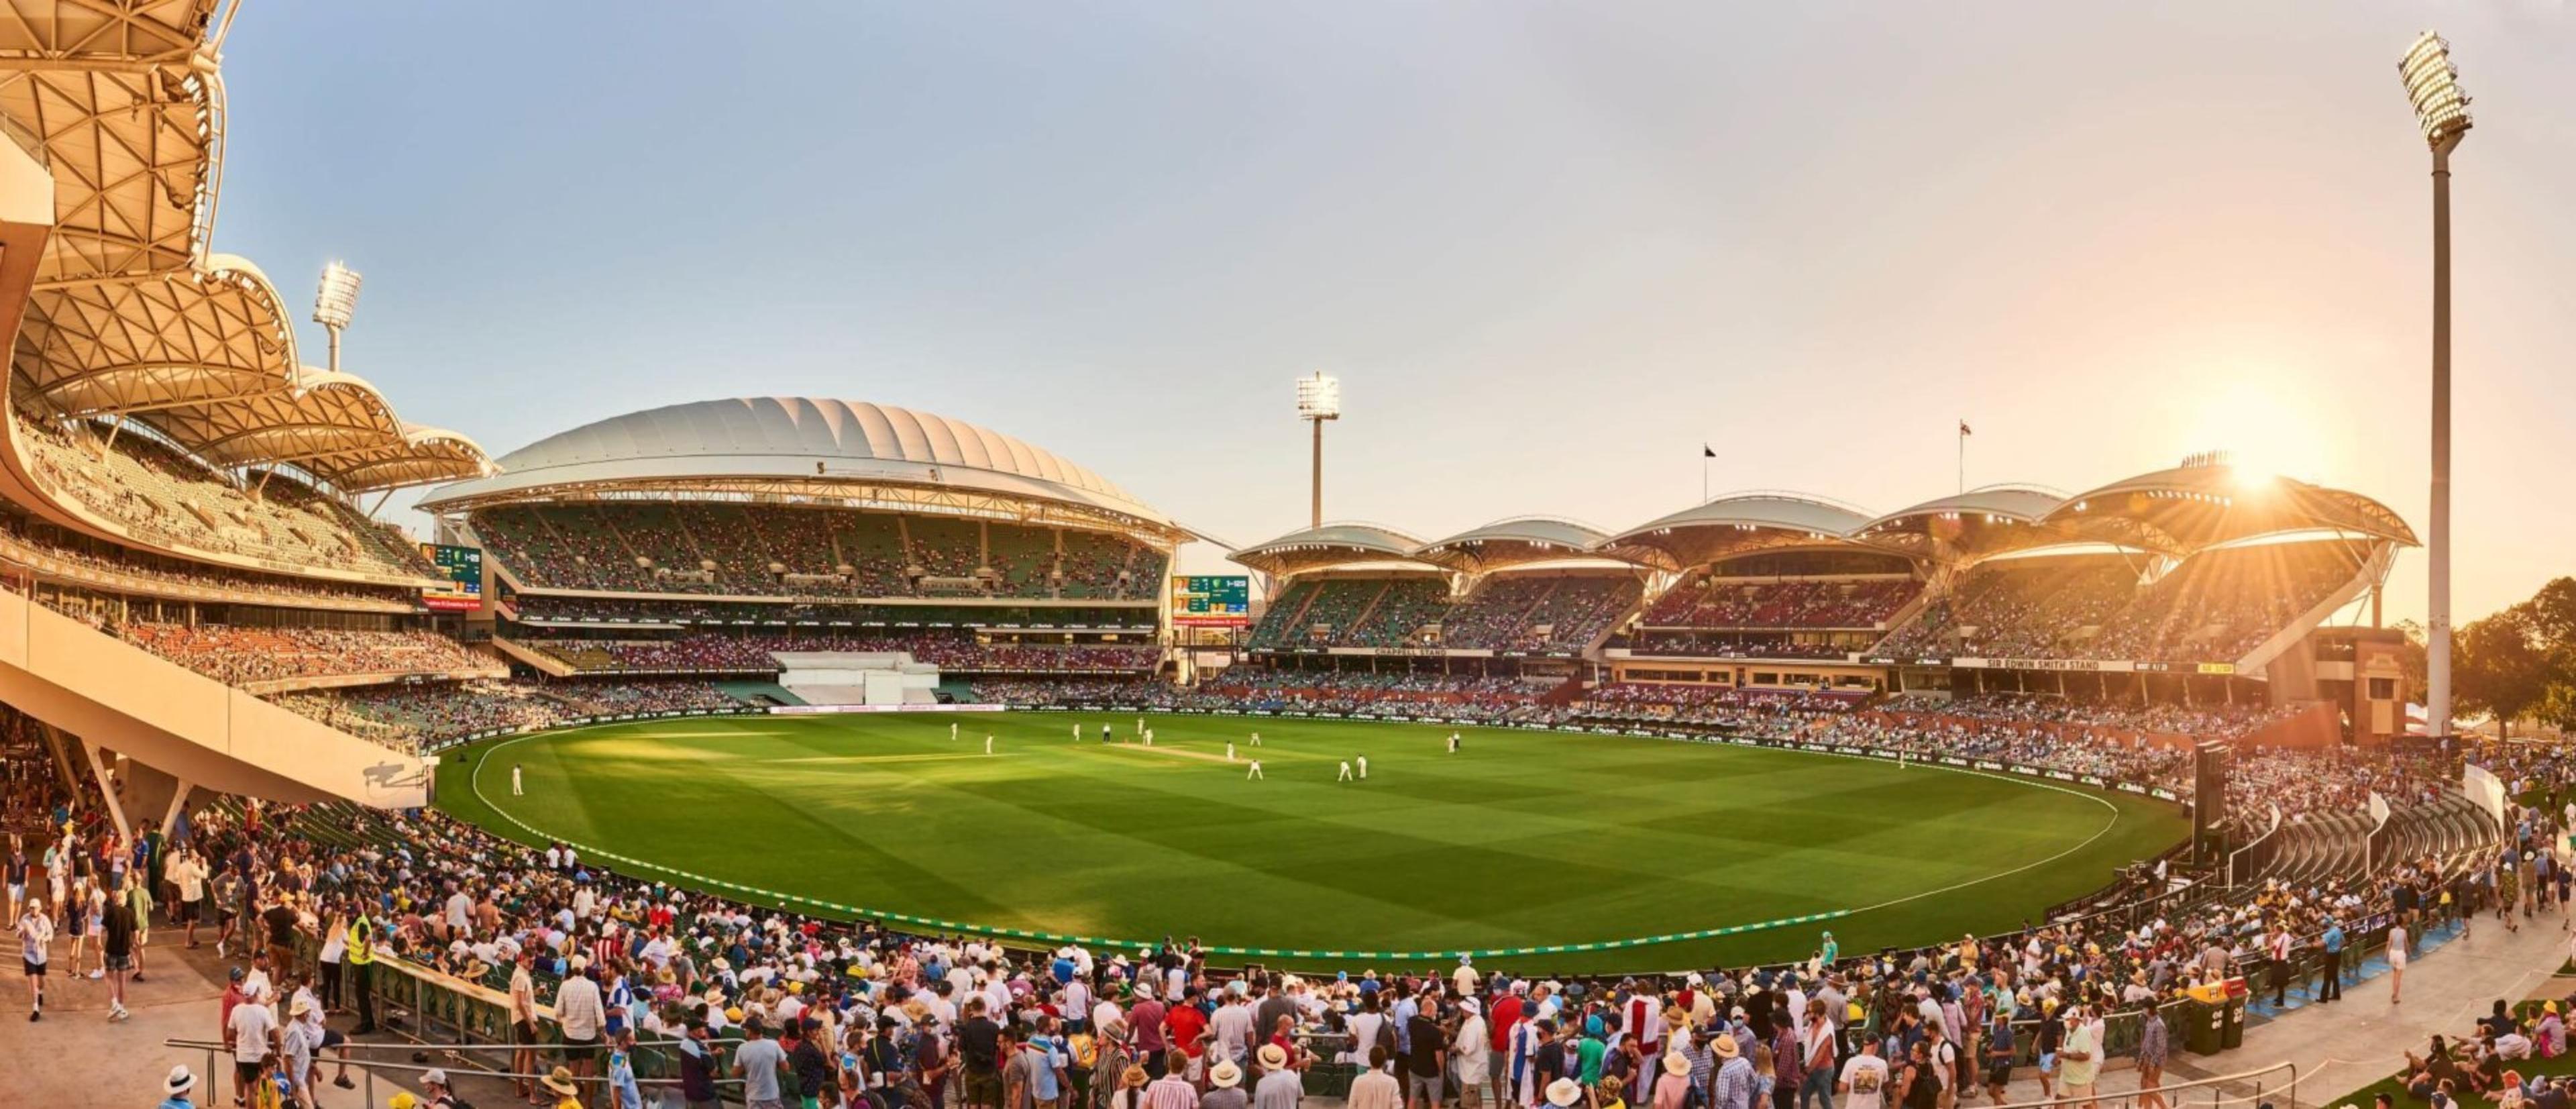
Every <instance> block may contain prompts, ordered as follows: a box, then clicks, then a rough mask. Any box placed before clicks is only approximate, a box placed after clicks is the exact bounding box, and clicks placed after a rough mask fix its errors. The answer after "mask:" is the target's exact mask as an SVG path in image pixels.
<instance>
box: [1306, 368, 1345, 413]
mask: <svg viewBox="0 0 2576 1109" xmlns="http://www.w3.org/2000/svg"><path fill="white" fill-rule="evenodd" d="M1297 418H1298V419H1301V420H1338V419H1341V418H1342V379H1340V378H1338V377H1327V376H1325V375H1324V374H1322V373H1320V372H1318V373H1315V374H1311V375H1309V376H1306V377H1301V378H1298V379H1297Z"/></svg>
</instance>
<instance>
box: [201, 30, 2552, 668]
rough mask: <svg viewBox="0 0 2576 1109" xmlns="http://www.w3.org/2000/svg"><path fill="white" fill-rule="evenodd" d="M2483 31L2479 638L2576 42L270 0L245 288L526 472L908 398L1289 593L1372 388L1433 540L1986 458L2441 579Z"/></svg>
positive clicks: (2534, 465) (2539, 510) (254, 37)
mask: <svg viewBox="0 0 2576 1109" xmlns="http://www.w3.org/2000/svg"><path fill="white" fill-rule="evenodd" d="M2428 26H2438V27H2439V28H2441V30H2442V31H2443V32H2444V33H2445V34H2447V35H2448V36H2449V37H2450V39H2451V41H2452V43H2453V49H2454V54H2455V56H2456V58H2457V59H2458V61H2459V64H2460V66H2461V69H2462V73H2463V83H2464V84H2465V85H2466V86H2467V88H2468V90H2469V91H2470V93H2471V94H2472V95H2473V96H2474V97H2475V98H2476V99H2475V103H2474V106H2473V109H2474V111H2475V112H2476V116H2477V122H2478V126H2477V130H2476V131H2475V132H2473V133H2472V134H2471V135H2470V136H2469V137H2468V140H2467V142H2466V144H2465V145H2464V146H2463V147H2462V149H2461V151H2460V153H2459V154H2458V155H2457V156H2456V157H2455V159H2454V170H2455V177H2454V198H2455V200H2454V203H2455V207H2456V215H2455V219H2456V224H2455V227H2456V231H2455V242H2456V248H2455V249H2456V255H2455V258H2456V260H2455V266H2456V270H2455V272H2456V290H2457V294H2456V295H2457V297H2458V301H2457V308H2456V316H2455V321H2456V322H2455V328H2456V336H2457V339H2456V373H2457V385H2456V389H2457V392H2456V398H2457V399H2456V427H2457V429H2458V433H2457V439H2458V443H2457V455H2456V461H2455V477H2454V483H2455V486H2454V487H2455V490H2456V507H2455V521H2456V522H2455V527H2456V534H2457V544H2458V547H2457V552H2458V553H2457V555H2456V569H2455V586H2454V590H2455V598H2456V600H2455V605H2456V611H2457V612H2458V613H2459V614H2460V619H2461V620H2462V621H2463V622H2465V620H2466V619H2468V618H2470V617H2473V616H2475V615H2478V614H2481V613H2484V612H2487V611H2490V610H2492V609H2494V608H2497V607H2500V606H2502V605H2505V604H2509V603H2511V602H2513V601H2516V600H2519V599H2521V598H2523V597H2525V596H2527V595H2529V594H2530V593H2531V592H2532V591H2533V590H2534V589H2535V588H2536V587H2538V586H2539V585H2540V584H2541V583H2542V582H2543V581H2544V580H2546V579H2547V578H2549V577H2551V576H2553V575H2558V574H2564V573H2566V572H2568V571H2569V569H2570V568H2571V562H2576V560H2571V559H2570V558H2569V557H2568V555H2567V552H2569V551H2571V550H2576V511H2570V510H2569V509H2567V508H2566V507H2565V496H2564V491H2563V488H2562V486H2563V485H2564V478H2565V477H2566V476H2567V475H2568V474H2569V473H2570V471H2571V466H2570V465H2569V463H2568V461H2567V460H2568V457H2569V456H2568V449H2567V448H2568V443H2569V440H2570V438H2571V433H2576V388H2571V387H2570V386H2569V377H2570V369H2571V365H2570V356H2569V353H2568V352H2570V351H2576V282H2571V280H2570V277H2571V275H2576V206H2570V205H2569V204H2568V203H2567V197H2568V196H2569V195H2570V186H2571V184H2576V66H2570V65H2568V64H2566V59H2567V58H2570V57H2576V11H2571V10H2570V6H2569V5H2567V4H2564V3H2545V2H2538V0H2505V2H2501V3H2493V4H2475V5H2471V4H2411V5H2410V4H2388V3H2370V2H2300V3H2266V4H2260V5H2247V4H2232V3H2230V4H2220V3H2179V4H2153V5H2111V4H2081V5H2075V4H2064V3H2049V2H2011V3H2004V2H1980V3H1970V4H1941V5H1926V4H1845V3H1830V2H1827V3H1802V4H1795V5H1779V4H1774V5H1760V6H1743V5H1718V4H1710V3H1705V2H1700V3H1659V2H1642V0H1641V2H1629V3H1621V4H1615V5H1594V4H1583V5H1569V4H1527V3H1507V2H1506V3H1473V4H1470V3H1408V4H1384V3H1314V4H1297V5H1249V4H1242V5H1197V4H1171V3H1116V2H1094V3H1071V4H1055V3H1048V4H1039V3H1022V4H989V3H976V2H943V3H939V4H883V3H829V4H812V5H791V4H785V3H755V4H744V5H678V4H668V5H661V4H656V5H642V6H615V7H612V6H608V5H599V4H572V3H558V4H527V3H488V2H487V3H475V2H465V0H451V2H447V3H440V4H430V5H417V4H415V5H388V4H346V3H323V2H320V0H248V2H247V3H246V4H245V6H244V9H243V12H242V14H241V16H240V17H239V19H238V21H237V22H236V24H235V26H234V28H233V30H232V33H231V36H230V38H229V39H228V41H227V42H226V44H225V47H224V67H223V72H224V75H225V82H226V89H227V93H228V98H229V106H230V115H229V131H228V140H227V141H228V148H227V160H226V171H225V176H224V191H223V195H222V201H221V209H220V215H219V218H218V222H217V224H216V226H215V232H214V245H215V247H216V249H219V250H225V251H230V252H233V253H239V254H244V255H247V256H248V257H250V258H251V259H252V260H254V261H256V262H258V263H260V264H261V265H262V266H263V267H265V268H266V269H267V270H268V272H269V273H271V274H272V275H274V276H276V277H277V279H278V280H279V282H280V284H281V285H283V286H288V290H287V291H288V293H289V298H290V300H294V301H297V302H299V303H300V300H301V298H302V297H303V296H304V295H305V294H304V293H303V292H302V291H301V290H300V289H297V288H295V286H297V285H299V284H301V283H303V281H304V280H305V279H302V278H300V277H299V276H298V275H300V274H310V273H318V272H319V270H320V268H321V266H322V264H323V263H324V262H325V261H328V260H330V259H333V258H344V259H346V260H348V262H349V263H350V264H351V265H353V266H354V267H356V268H358V269H359V270H361V271H363V272H364V273H365V275H366V289H365V294H364V299H363V300H362V302H361V304H360V306H359V310H358V318H357V322H356V324H355V325H354V326H353V327H352V328H351V329H350V332H349V336H348V339H347V353H346V359H347V361H346V368H347V369H349V370H351V371H353V372H356V373H359V374H361V375H363V376H366V377H368V378H370V379H371V380H373V381H375V382H376V383H377V384H378V385H380V386H382V387H383V388H384V389H385V391H386V392H387V393H388V394H389V395H390V396H391V397H392V398H393V400H394V403H395V405H396V407H397V409H398V410H399V411H400V412H401V414H402V415H403V416H404V418H406V419H408V420H411V421H413V422H418V423H427V424H433V425H438V426H444V427H450V428H454V429H457V430H461V431H464V432H466V433H467V434H469V435H471V436H473V437H475V438H476V439H478V440H479V441H480V442H482V443H483V444H484V445H485V446H486V447H487V448H489V449H490V450H491V451H492V452H493V453H494V454H495V455H499V454H503V453H505V452H507V451H509V450H512V449H514V448H517V447H520V446H523V445H525V444H527V443H529V442H532V441H534V440H536V439H539V438H542V437H544V436H546V435H548V434H551V433H554V432H557V431H561V430H565V429H568V428H571V427H575V426H578V425H580V424H583V423H587V422H589V421H592V420H595V419H600V418H604V417H608V416H612V415H616V414H619V413H622V412H628V411H633V410H636V409H640V408H647V407H653V406H658V405H663V404H672V403H680V402H685V401H691V400H703V399H710V398H717V397H727V396H743V395H811V396H830V397H841V398H846V399H851V400H864V401H877V402H882V403H889V404H897V405H904V406H908V407H914V408H919V409H924V410H928V411H933V412H938V413H941V414H944V415H948V416H952V417H955V418H959V419H963V420H967V421H970V422H974V423H979V424H983V425H985V426H988V427H991V428H993V429H995V430H998V431H1001V432H1004V433H1008V434H1012V435H1016V436H1018V437H1020V438H1023V439H1026V440H1028V441H1030V442H1032V443H1035V444H1037V445H1040V446H1042V447H1045V448H1048V449H1050V450H1052V451H1054V452H1056V453H1058V454H1060V455H1063V456H1065V457H1067V458H1070V459H1072V460H1075V461H1077V462H1080V463H1083V464H1084V465H1087V466H1089V467H1091V468H1092V469H1094V470H1096V471H1098V472H1099V473H1101V474H1102V475H1104V476H1106V477H1107V478H1109V479H1110V480H1111V481H1114V482H1117V483H1119V484H1121V485H1123V486H1125V487H1126V488H1127V489H1128V490H1130V491H1131V492H1132V493H1134V494H1135V495H1136V496H1137V497H1138V498H1140V499H1142V500H1143V501H1145V502H1146V503H1149V504H1152V505H1154V506H1156V507H1158V508H1160V509H1162V510H1163V511H1165V512H1167V513H1169V514H1170V515H1172V516H1173V517H1175V518H1177V519H1179V520H1181V521H1182V522H1184V523H1185V524H1188V525H1189V526H1191V527H1194V528H1196V529H1198V530H1200V531H1201V532H1203V533H1205V534H1208V535H1211V536H1214V537H1217V538H1218V539H1221V540H1223V541H1225V542H1227V543H1231V544H1234V545H1244V544H1249V543H1253V542H1257V541H1260V540H1264V539H1268V538H1271V537H1273V536H1276V535H1278V534H1281V533H1284V532H1287V531H1290V530H1292V529H1294V528H1297V527H1301V526H1303V525H1304V523H1305V521H1306V496H1307V489H1306V482H1307V469H1306V467H1307V444H1306V428H1305V426H1304V425H1303V424H1301V423H1299V422H1298V421H1297V420H1296V418H1295V414H1294V407H1293V391H1292V390H1293V385H1292V382H1293V379H1295V378H1296V377H1298V376H1300V375H1303V374H1306V373H1309V372H1314V371H1318V370H1320V371H1323V372H1326V373H1330V374H1334V375H1337V376H1339V377H1340V378H1341V379H1342V382H1343V391H1344V396H1345V405H1346V408H1347V410H1348V414H1347V415H1346V416H1345V417H1344V418H1343V419H1342V420H1341V421H1339V422H1338V423H1336V424H1334V425H1332V426H1330V427H1329V428H1328V430H1327V433H1326V435H1327V440H1328V443H1327V451H1328V458H1327V462H1326V491H1325V514H1326V516H1327V517H1328V518H1335V519H1364V520H1372V521H1376V522H1380V523H1383V524H1387V525H1391V526H1394V527H1396V528H1398V529H1399V530H1402V531H1406V532H1409V533H1411V534H1414V535H1418V536H1421V537H1424V538H1426V539H1427V538H1436V537H1438V536H1441V535H1446V534H1451V533H1454V532H1457V531H1461V530H1464V529H1466V528H1469V527H1473V526H1475V525H1477V524H1481V523H1484V522H1487V521H1490V520H1494V519H1497V518H1501V517H1506V516H1513V515H1521V514H1544V515H1555V516H1564V517H1571V518H1574V519H1577V520H1582V521H1587V522H1590V523H1592V524H1595V525H1597V526H1600V527H1602V528H1605V529H1608V530H1612V531H1616V530H1620V529H1624V528H1627V527H1630V526H1633V525H1636V524H1639V523H1642V522H1644V521H1646V520H1649V519H1652V518H1654V517H1657V516H1660V515H1663V514H1665V513H1668V512H1672V511H1675V510H1678V509H1681V508H1683V507H1686V506H1688V505H1690V504H1692V503H1695V502H1696V501H1697V500H1698V499H1699V496H1700V491H1701V483H1702V479H1703V466H1702V458H1701V446H1702V444H1703V443H1705V444H1707V445H1709V446H1710V447H1712V448H1714V449H1715V450H1716V451H1717V454H1718V458H1717V459H1716V460H1715V461H1714V462H1713V463H1710V464H1709V465H1708V467H1707V473H1706V479H1707V481H1708V483H1709V488H1710V489H1711V490H1712V491H1715V492H1724V491H1728V490H1736V489H1751V488H1766V489H1792V490H1801V491H1806V492H1810V493H1816V494H1823V495H1826V496H1829V497H1832V498H1835V499H1839V500H1843V501H1847V502H1852V503H1855V504H1857V505H1858V506H1860V507H1862V508H1864V509H1866V510H1869V511H1873V512H1883V511H1889V510H1893V509H1896V508H1900V507H1903V506H1906V505H1910V504H1914V503H1918V502H1920V501H1923V500H1927V499H1930V498H1932V497H1936V496H1940V495H1943V494H1947V493H1950V492H1952V491H1954V489H1955V487H1956V485H1957V483H1958V481H1959V480H1960V477H1959V473H1958V469H1957V467H1958V458H1957V455H1956V453H1955V452H1956V449H1957V446H1958V439H1957V436H1956V428H1957V425H1958V423H1959V422H1960V421H1962V420H1964V421H1966V422H1967V423H1968V424H1969V425H1971V426H1972V427H1973V428H1974V430H1975V434H1974V435H1973V436H1972V437H1971V438H1969V440H1968V442H1967V460H1966V475H1965V476H1966V481H1967V484H1969V485H1971V486H1975V485H1982V484H1988V483H1995V482H2027V483H2037V484H2042V485H2047V486H2051V487H2055V488H2058V489H2062V490H2065V491H2069V492H2076V491H2081V490H2083V489H2086V488H2090V487H2093V486H2097V485H2101V484H2105V483H2108V482H2111V481H2114V480H2117V479H2119V478H2122V477H2126V476H2130V475H2133V474H2137V473H2141V472H2145V471H2148V470H2153V469H2159V468H2162V467H2165V466H2169V465H2172V464H2173V463H2175V462H2176V461H2177V460H2179V459H2180V458H2181V457H2182V456H2183V455H2184V454H2187V453H2191V452H2195V451H2202V450H2210V449H2229V450H2234V451H2236V452H2238V454H2239V456H2240V457H2242V458H2245V459H2248V460H2250V461H2252V462H2255V463H2258V464H2261V465H2265V466H2268V467H2270V468H2273V469H2277V470H2279V471H2280V472H2283V473H2287V474H2291V475H2294V476H2298V477H2302V478H2306V479H2309V480H2314V481H2319V482H2323V483H2325V484H2329V485H2334V486H2338V487H2343V488H2349V489H2354V490H2358V491H2360V492H2363V493H2365V494H2368V495H2370V496H2373V497H2376V498H2379V499H2380V500H2383V501H2385V502H2386V503H2388V504H2389V505H2390V506H2392V507H2394V508H2395V509H2397V510H2398V511H2399V512H2400V513H2401V514H2403V515H2404V516H2405V517H2406V518H2407V519H2408V520H2410V521H2412V522H2413V523H2414V524H2415V525H2416V526H2417V528H2418V529H2419V530H2420V529H2421V528H2422V527H2423V526H2424V522H2425V512H2426V508H2425V506H2426V503H2427V494H2426V484H2427V481H2426V479H2427V473H2428V466H2427V461H2426V459H2427V453H2428V451H2427V443H2428V438H2427V436H2428V432H2427V422H2428V421H2427V415H2426V405H2427V393H2428V381H2429V374H2428V366H2429V341H2430V340H2429V335H2430V328H2429V296H2430V292H2429V289H2430V279H2429V264H2430V255H2431V250H2430V231H2429V212H2430V204H2429V196H2430V193H2429V179H2428V178H2427V176H2426V171H2427V169H2428V168H2429V157H2428V155H2427V153H2426V151H2425V148H2424V144H2423V140H2422V138H2421V136H2420V134H2419V133H2418V132H2417V131H2416V129H2415V126H2414V122H2413V119H2412V117H2411V115H2410V113H2409V111H2408V108H2407V105H2406V101H2405V97H2404V94H2403V90H2402V88H2401V86H2400V85H2399V82H2398V78H2397V72H2396V60H2397V58H2398V56H2399V55H2400V54H2401V53H2402V52H2403V51H2404V49H2405V48H2406V46H2407V45H2408V44H2409V43H2410V42H2411V41H2412V39H2413V37H2414V35H2415V34H2416V33H2417V32H2418V31H2420V30H2422V29H2424V28H2426V27H2428ZM303 328H304V332H305V333H304V334H302V335H301V336H300V342H301V343H302V344H303V345H304V346H305V348H306V349H307V350H308V351H309V352H312V354H311V356H310V358H309V359H308V360H315V361H318V360H319V352H320V351H321V349H322V338H323V337H322V335H321V333H320V329H319V328H318V327H315V326H313V325H311V324H309V323H308V324H305V325H303ZM409 500H410V497H408V496H406V497H403V498H399V499H398V500H397V501H396V506H395V511H396V512H398V513H401V517H402V518H407V519H409V520H410V521H411V522H413V523H414V524H415V525H416V524H417V523H418V522H419V519H420V518H419V517H418V515H417V514H416V513H402V512H401V507H400V506H402V505H404V504H407V503H408V501H409ZM1222 556H1223V550H1222V548H1219V547H1216V546H1212V545H1208V544H1198V545H1194V546H1193V547H1192V548H1190V549H1189V550H1188V551H1186V552H1185V554H1184V557H1183V560H1182V565H1183V567H1184V568H1185V569H1191V570H1197V571H1200V572H1223V571H1225V570H1229V569H1233V567H1231V565H1230V564H1228V563H1226V562H1224V561H1223V557H1222ZM2423 596H2424V582H2423V562H2422V559H2421V558H2420V557H2415V556H2410V557H2408V558H2407V559H2405V560H2403V561H2401V563H2400V564H2399V567H2398V570H2397V573H2396V576H2395V578H2394V579H2393V580H2392V583H2391V587H2390V590H2389V594H2388V616H2389V618H2390V619H2392V620H2393V619H2397V618H2401V617H2407V616H2419V615H2420V614H2421V613H2422V609H2423Z"/></svg>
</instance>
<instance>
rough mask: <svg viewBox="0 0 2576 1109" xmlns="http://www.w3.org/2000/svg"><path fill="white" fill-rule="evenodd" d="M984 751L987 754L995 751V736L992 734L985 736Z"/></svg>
mask: <svg viewBox="0 0 2576 1109" xmlns="http://www.w3.org/2000/svg"><path fill="white" fill-rule="evenodd" d="M984 753H985V754H987V755H989V754H992V753H993V737H991V736H985V737H984Z"/></svg>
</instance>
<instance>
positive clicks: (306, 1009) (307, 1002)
mask: <svg viewBox="0 0 2576 1109" xmlns="http://www.w3.org/2000/svg"><path fill="white" fill-rule="evenodd" d="M312 1011H313V998H312V996H311V995H309V994H297V995H295V1004H293V1005H290V1006H287V1009H286V1015H287V1016H289V1017H300V1016H303V1015H304V1014H306V1013H310V1012H312Z"/></svg>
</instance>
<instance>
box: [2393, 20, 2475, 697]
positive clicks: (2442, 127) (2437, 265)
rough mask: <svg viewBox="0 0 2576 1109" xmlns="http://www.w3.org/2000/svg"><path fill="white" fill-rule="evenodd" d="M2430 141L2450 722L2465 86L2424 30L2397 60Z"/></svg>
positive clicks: (2434, 628)
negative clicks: (2458, 194) (2456, 251)
mask: <svg viewBox="0 0 2576 1109" xmlns="http://www.w3.org/2000/svg"><path fill="white" fill-rule="evenodd" d="M2397 74H2398V76H2399V77H2400V78H2402V79H2404V81H2405V83H2406V99H2407V100H2408V101H2409V102H2411V103H2413V104H2414V106H2415V122H2416V124H2417V125H2418V126H2421V127H2422V128H2423V129H2424V141H2425V143H2426V144H2428V145H2430V146H2431V147H2432V148H2433V489H2432V493H2433V498H2432V499H2433V504H2432V510H2431V521H2430V526H2429V527H2428V528H2427V529H2426V532H2427V537H2426V538H2427V542H2426V544H2425V546H2426V550H2425V559H2424V565H2425V571H2426V575H2427V577H2428V578H2429V580H2428V581H2427V582H2426V583H2425V590H2424V607H2425V623H2426V624H2428V625H2430V626H2429V627H2427V628H2426V629H2425V635H2426V640H2427V642H2426V643H2425V645H2424V672H2425V685H2426V687H2427V688H2426V689H2425V696H2424V727H2425V729H2426V732H2427V733H2428V734H2432V735H2447V734H2449V733H2450V730H2451V151H2453V150H2457V149H2459V146H2460V140H2461V139H2464V138H2467V137H2468V134H2469V94H2468V93H2467V92H2466V91H2463V90H2462V89H2461V88H2460V68H2459V67H2458V66H2455V65H2452V64H2451V44H2450V42H2449V41H2448V40H2445V39H2444V38H2443V37H2442V36H2441V35H2439V34H2436V33H2434V32H2432V31H2426V32H2424V33H2423V34H2421V35H2418V36H2416V38H2415V45H2413V46H2411V47H2408V48H2407V50H2406V56H2405V57H2404V58H2402V59H2400V60H2399V61H2398V63H2397Z"/></svg>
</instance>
